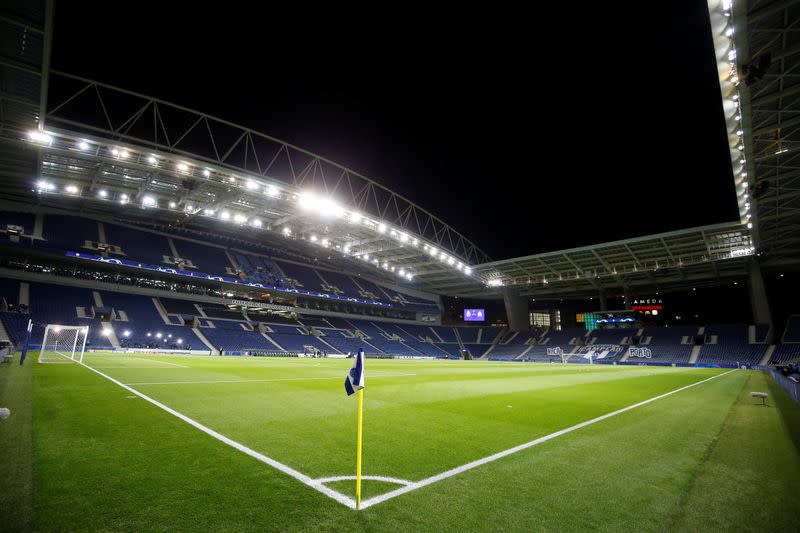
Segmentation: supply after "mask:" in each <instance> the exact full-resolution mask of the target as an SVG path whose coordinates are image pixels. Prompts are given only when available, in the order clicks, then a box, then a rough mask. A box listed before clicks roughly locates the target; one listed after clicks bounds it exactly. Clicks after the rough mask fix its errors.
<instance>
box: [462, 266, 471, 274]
mask: <svg viewBox="0 0 800 533" xmlns="http://www.w3.org/2000/svg"><path fill="white" fill-rule="evenodd" d="M464 274H466V275H467V276H469V275H470V274H472V269H471V268H470V267H465V268H464Z"/></svg>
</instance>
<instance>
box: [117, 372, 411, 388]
mask: <svg viewBox="0 0 800 533" xmlns="http://www.w3.org/2000/svg"><path fill="white" fill-rule="evenodd" d="M403 376H416V374H394V375H383V376H372V377H371V378H370V379H379V378H395V377H403ZM331 379H337V380H338V379H340V378H339V376H336V377H324V378H275V379H220V380H215V381H138V382H132V383H128V385H198V384H213V383H269V382H272V381H317V380H331Z"/></svg>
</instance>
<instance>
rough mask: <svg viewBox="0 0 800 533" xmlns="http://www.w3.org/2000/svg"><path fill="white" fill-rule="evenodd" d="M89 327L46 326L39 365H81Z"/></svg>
mask: <svg viewBox="0 0 800 533" xmlns="http://www.w3.org/2000/svg"><path fill="white" fill-rule="evenodd" d="M88 336H89V326H63V325H61V324H47V326H46V327H45V329H44V337H43V338H42V347H41V349H40V350H39V362H40V363H82V362H83V353H84V351H85V349H86V338H87V337H88Z"/></svg>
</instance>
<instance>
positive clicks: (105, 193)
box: [97, 189, 108, 198]
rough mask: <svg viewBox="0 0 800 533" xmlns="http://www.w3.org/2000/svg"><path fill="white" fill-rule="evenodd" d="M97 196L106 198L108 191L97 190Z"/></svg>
mask: <svg viewBox="0 0 800 533" xmlns="http://www.w3.org/2000/svg"><path fill="white" fill-rule="evenodd" d="M97 196H99V197H100V198H105V197H106V196H108V193H107V192H106V190H105V189H100V190H99V191H97Z"/></svg>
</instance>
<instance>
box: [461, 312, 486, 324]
mask: <svg viewBox="0 0 800 533" xmlns="http://www.w3.org/2000/svg"><path fill="white" fill-rule="evenodd" d="M484 320H486V309H464V322H483V321H484Z"/></svg>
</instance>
